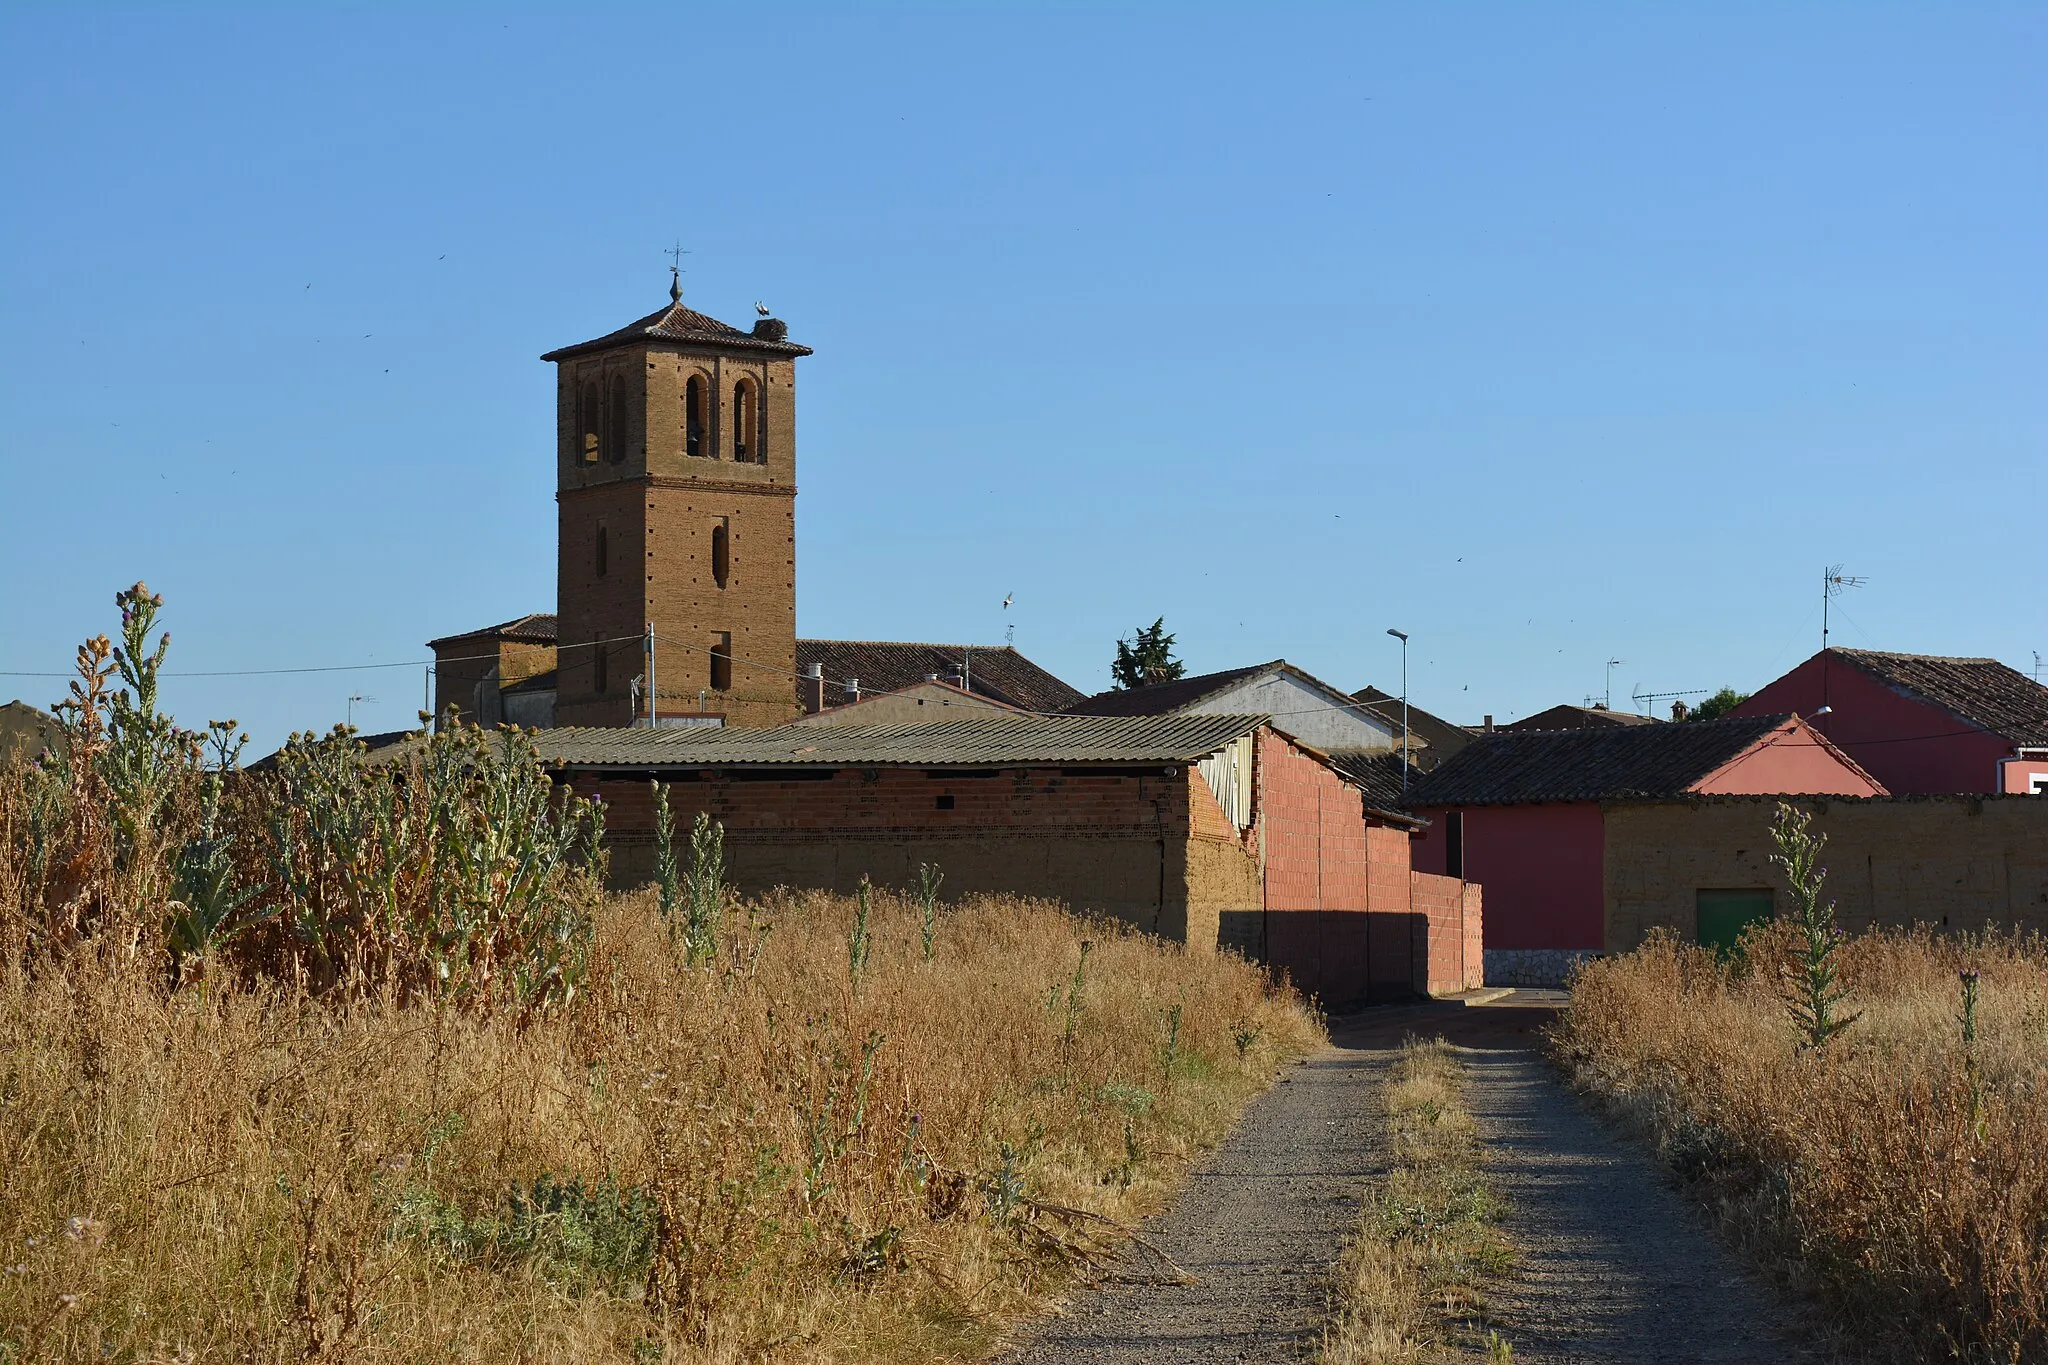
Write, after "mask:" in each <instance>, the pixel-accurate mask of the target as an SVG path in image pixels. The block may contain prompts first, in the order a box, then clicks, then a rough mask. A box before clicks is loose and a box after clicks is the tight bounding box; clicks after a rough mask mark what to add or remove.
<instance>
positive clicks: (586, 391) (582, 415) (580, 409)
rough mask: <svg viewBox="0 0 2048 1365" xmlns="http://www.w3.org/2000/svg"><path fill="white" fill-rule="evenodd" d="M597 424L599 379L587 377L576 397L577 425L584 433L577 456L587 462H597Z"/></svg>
mask: <svg viewBox="0 0 2048 1365" xmlns="http://www.w3.org/2000/svg"><path fill="white" fill-rule="evenodd" d="M597 424H598V399H597V381H596V380H595V379H587V380H585V381H584V382H583V386H582V389H581V390H580V392H579V393H578V395H577V398H576V426H577V429H578V430H579V431H580V432H581V433H582V446H581V448H580V449H579V450H578V452H577V456H578V458H579V459H581V460H582V461H583V463H585V464H596V463H597Z"/></svg>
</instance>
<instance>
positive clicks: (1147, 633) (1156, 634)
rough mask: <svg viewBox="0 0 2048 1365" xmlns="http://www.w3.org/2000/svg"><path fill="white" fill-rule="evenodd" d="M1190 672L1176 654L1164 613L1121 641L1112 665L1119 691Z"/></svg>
mask: <svg viewBox="0 0 2048 1365" xmlns="http://www.w3.org/2000/svg"><path fill="white" fill-rule="evenodd" d="M1187 671H1188V670H1187V667H1186V666H1185V665H1184V664H1182V663H1181V661H1180V660H1178V659H1176V658H1174V657H1173V637H1172V636H1171V635H1168V634H1167V633H1166V618H1165V617H1164V616H1162V617H1160V618H1159V619H1158V620H1156V621H1154V622H1153V623H1152V624H1151V625H1149V626H1144V627H1142V628H1140V629H1139V630H1138V631H1136V632H1135V633H1134V635H1133V636H1132V638H1131V639H1128V640H1118V641H1117V642H1116V662H1115V663H1113V664H1111V665H1110V667H1109V673H1110V677H1111V678H1113V679H1114V680H1115V682H1116V690H1117V691H1119V692H1128V691H1130V690H1131V689H1132V688H1135V687H1143V686H1145V685H1146V684H1147V683H1158V682H1172V681H1173V680H1174V679H1175V678H1178V677H1180V676H1181V675H1182V674H1183V673H1186V672H1187Z"/></svg>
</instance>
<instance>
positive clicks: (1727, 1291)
mask: <svg viewBox="0 0 2048 1365" xmlns="http://www.w3.org/2000/svg"><path fill="white" fill-rule="evenodd" d="M1464 1060H1465V1064H1466V1076H1467V1078H1468V1079H1467V1094H1466V1100H1467V1103H1468V1105H1469V1106H1470V1108H1471V1110H1472V1114H1473V1116H1474V1117H1475V1118H1476V1119H1478V1121H1479V1128H1480V1132H1481V1134H1482V1136H1483V1137H1484V1138H1485V1139H1486V1143H1487V1146H1488V1148H1489V1149H1490V1150H1491V1154H1492V1166H1491V1174H1492V1178H1493V1181H1494V1184H1495V1188H1496V1189H1497V1190H1498V1191H1499V1192H1500V1193H1501V1194H1502V1195H1503V1196H1505V1198H1506V1200H1507V1204H1508V1209H1509V1213H1508V1216H1507V1218H1506V1219H1505V1223H1504V1227H1505V1231H1506V1232H1507V1234H1508V1236H1509V1238H1510V1240H1511V1241H1512V1242H1513V1243H1514V1245H1515V1249H1516V1252H1517V1255H1518V1258H1519V1259H1518V1264H1517V1266H1516V1270H1515V1273H1514V1274H1513V1276H1511V1277H1510V1278H1509V1279H1508V1280H1506V1281H1505V1282H1503V1283H1502V1284H1501V1285H1500V1286H1499V1287H1498V1288H1497V1289H1496V1290H1494V1291H1493V1292H1492V1294H1491V1295H1490V1296H1489V1297H1490V1299H1491V1301H1492V1309H1493V1316H1494V1319H1495V1321H1496V1322H1497V1323H1498V1324H1499V1328H1500V1333H1501V1335H1502V1336H1503V1337H1505V1338H1506V1339H1507V1341H1508V1343H1509V1344H1510V1345H1511V1346H1513V1347H1514V1353H1515V1354H1514V1358H1515V1359H1516V1360H1517V1361H1518V1362H1519V1361H1529V1362H1546V1363H1548V1362H1595V1361H1598V1362H1608V1361H1658V1362H1672V1363H1673V1365H1678V1363H1679V1362H1694V1361H1700V1362H1705V1361H1713V1362H1717V1365H1718V1363H1719V1362H1750V1361H1758V1362H1762V1361H1805V1360H1817V1359H1819V1358H1820V1357H1819V1356H1818V1355H1817V1354H1815V1353H1813V1352H1812V1351H1811V1350H1810V1348H1809V1347H1808V1346H1807V1345H1806V1343H1805V1341H1804V1340H1803V1330H1802V1326H1801V1319H1800V1315H1799V1313H1798V1310H1797V1309H1796V1308H1794V1307H1793V1306H1792V1305H1791V1304H1789V1303H1788V1302H1787V1301H1785V1300H1784V1299H1783V1298H1782V1297H1781V1296H1780V1295H1779V1294H1778V1293H1777V1292H1776V1291H1775V1290H1773V1289H1772V1288H1771V1287H1770V1286H1768V1285H1766V1284H1764V1283H1763V1282H1762V1281H1760V1280H1758V1279H1757V1278H1755V1277H1754V1276H1753V1275H1752V1274H1750V1273H1749V1272H1748V1271H1747V1270H1745V1269H1744V1268H1743V1266H1742V1264H1741V1262H1740V1261H1739V1260H1738V1259H1737V1257H1736V1255H1735V1253H1733V1252H1732V1251H1730V1250H1729V1249H1728V1248H1727V1247H1725V1246H1724V1245H1723V1244H1722V1243H1721V1242H1720V1240H1719V1239H1718V1238H1717V1237H1715V1235H1714V1234H1713V1233H1712V1232H1711V1231H1710V1230H1709V1229H1708V1228H1707V1227H1706V1226H1705V1224H1704V1222H1703V1221H1702V1219H1701V1217H1700V1215H1699V1214H1698V1213H1697V1212H1696V1211H1695V1210H1694V1209H1693V1207H1692V1206H1691V1205H1690V1204H1689V1203H1688V1202H1687V1201H1686V1200H1685V1198H1684V1197H1683V1196H1682V1195H1681V1194H1680V1193H1679V1192H1678V1191H1677V1190H1675V1189H1673V1188H1672V1187H1671V1185H1670V1184H1669V1183H1668V1180H1667V1178H1666V1177H1665V1176H1664V1174H1663V1172H1662V1171H1661V1169H1660V1168H1658V1167H1657V1166H1656V1165H1655V1164H1654V1163H1653V1162H1652V1161H1651V1160H1650V1158H1649V1156H1648V1154H1647V1153H1646V1152H1645V1151H1644V1149H1643V1148H1642V1147H1640V1146H1638V1145H1636V1144H1634V1143H1631V1142H1629V1141H1627V1140H1625V1139H1623V1138H1620V1137H1618V1136H1616V1135H1615V1134H1614V1133H1613V1132H1611V1131H1610V1130H1609V1129H1608V1128H1607V1127H1606V1126H1605V1125H1604V1124H1602V1123H1601V1122H1600V1121H1599V1120H1598V1119H1595V1118H1594V1117H1593V1116H1592V1115H1591V1114H1589V1113H1588V1112H1587V1111H1586V1110H1585V1109H1584V1108H1583V1107H1582V1106H1581V1105H1580V1104H1579V1102H1578V1101H1577V1099H1576V1098H1575V1097H1574V1096H1573V1095H1572V1094H1571V1093H1570V1092H1569V1091H1567V1090H1566V1089H1565V1087H1564V1086H1563V1085H1562V1084H1561V1083H1560V1082H1559V1080H1558V1078H1557V1073H1556V1072H1555V1071H1554V1070H1553V1069H1552V1068H1551V1066H1550V1064H1549V1063H1548V1062H1547V1061H1545V1060H1544V1059H1543V1058H1542V1057H1540V1056H1538V1055H1536V1054H1535V1053H1532V1052H1525V1051H1519V1050H1517V1051H1498V1052H1482V1051H1474V1052H1467V1053H1466V1054H1465V1058H1464Z"/></svg>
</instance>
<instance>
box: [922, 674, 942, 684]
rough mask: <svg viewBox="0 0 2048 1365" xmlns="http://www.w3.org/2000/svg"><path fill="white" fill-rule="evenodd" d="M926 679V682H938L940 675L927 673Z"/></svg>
mask: <svg viewBox="0 0 2048 1365" xmlns="http://www.w3.org/2000/svg"><path fill="white" fill-rule="evenodd" d="M924 680H925V681H926V682H937V681H938V680H939V675H938V674H936V673H927V674H925V675H924Z"/></svg>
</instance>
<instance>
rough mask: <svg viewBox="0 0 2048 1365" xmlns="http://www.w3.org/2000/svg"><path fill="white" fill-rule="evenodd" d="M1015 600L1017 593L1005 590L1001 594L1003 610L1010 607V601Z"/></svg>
mask: <svg viewBox="0 0 2048 1365" xmlns="http://www.w3.org/2000/svg"><path fill="white" fill-rule="evenodd" d="M1016 600H1017V594H1016V593H1013V592H1006V593H1004V594H1003V610H1004V611H1008V610H1009V609H1010V603H1012V602H1014V601H1016Z"/></svg>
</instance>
